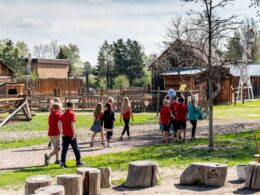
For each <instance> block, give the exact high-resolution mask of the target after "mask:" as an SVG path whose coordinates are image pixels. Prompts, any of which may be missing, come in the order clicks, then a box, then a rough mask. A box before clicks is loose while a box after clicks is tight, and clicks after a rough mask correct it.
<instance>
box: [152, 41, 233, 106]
mask: <svg viewBox="0 0 260 195" xmlns="http://www.w3.org/2000/svg"><path fill="white" fill-rule="evenodd" d="M197 48H200V45H198V44H197V43H194V42H189V41H188V42H187V41H182V40H176V41H175V42H174V43H173V44H172V45H170V46H169V47H168V48H167V49H166V50H165V51H164V52H163V53H162V54H161V55H160V56H159V57H158V58H157V59H156V60H155V61H154V62H153V63H152V64H151V65H150V69H151V71H152V88H153V89H154V90H156V89H157V87H160V89H163V90H168V89H170V88H173V89H175V90H178V89H179V87H180V85H181V84H182V83H185V84H187V88H188V89H189V90H201V91H205V93H206V92H207V79H206V78H207V76H208V75H207V74H208V73H207V71H206V70H207V69H206V65H207V61H208V59H207V55H206V52H205V50H206V49H205V48H204V49H201V50H200V49H197ZM212 56H213V57H212V65H213V69H214V77H215V81H216V80H218V81H216V82H215V84H214V87H215V90H217V89H218V88H221V90H220V91H219V94H218V96H217V97H216V98H215V100H214V101H215V103H229V102H231V101H232V90H231V88H232V83H233V80H232V78H233V77H232V75H231V74H229V73H228V69H226V68H224V67H223V66H222V64H223V63H222V59H221V58H220V57H219V55H218V54H217V52H215V51H213V55H212Z"/></svg>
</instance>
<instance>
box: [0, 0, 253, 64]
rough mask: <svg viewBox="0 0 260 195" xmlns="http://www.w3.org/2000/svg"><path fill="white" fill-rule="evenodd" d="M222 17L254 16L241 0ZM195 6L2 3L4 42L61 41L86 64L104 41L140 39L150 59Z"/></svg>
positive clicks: (116, 1)
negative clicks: (174, 21) (173, 24)
mask: <svg viewBox="0 0 260 195" xmlns="http://www.w3.org/2000/svg"><path fill="white" fill-rule="evenodd" d="M236 2H237V3H236V5H235V6H229V7H228V8H226V10H225V11H221V14H222V12H223V13H224V14H229V15H230V14H233V13H237V14H242V15H253V16H254V15H255V10H253V9H249V8H248V4H249V3H248V2H247V1H244V0H237V1H236ZM193 7H195V8H197V9H199V7H198V6H194V4H193V3H188V4H184V3H180V1H179V0H160V1H157V0H150V1H149V0H139V1H138V0H88V1H86V0H75V1H74V0H73V1H70V0H37V1H36V0H8V1H4V0H0V8H1V12H0V28H1V30H0V38H11V39H13V40H24V41H26V42H27V43H28V44H29V46H30V47H31V48H32V47H33V45H36V44H39V43H46V42H48V41H50V40H58V41H59V43H60V44H65V43H75V44H78V45H79V47H80V49H81V55H82V57H83V58H84V59H87V60H90V61H91V63H92V64H95V63H96V58H97V53H98V49H99V47H100V45H101V44H102V42H103V41H104V40H108V41H110V42H112V41H113V40H116V39H118V38H132V39H137V40H138V41H139V42H140V43H141V44H142V45H143V46H144V47H145V48H146V51H147V52H149V53H152V52H159V48H158V43H160V42H162V40H163V35H164V33H165V28H166V26H167V25H168V23H169V21H170V19H171V18H172V17H174V16H175V15H176V14H177V15H182V14H185V11H186V10H188V9H190V8H193Z"/></svg>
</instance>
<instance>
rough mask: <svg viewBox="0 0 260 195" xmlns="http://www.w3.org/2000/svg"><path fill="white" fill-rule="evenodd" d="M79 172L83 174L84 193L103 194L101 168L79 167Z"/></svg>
mask: <svg viewBox="0 0 260 195" xmlns="http://www.w3.org/2000/svg"><path fill="white" fill-rule="evenodd" d="M77 171H78V174H79V175H81V176H82V181H83V194H89V195H90V194H91V195H92V194H93V195H99V194H101V190H100V170H99V169H96V168H78V169H77Z"/></svg>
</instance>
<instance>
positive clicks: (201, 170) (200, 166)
mask: <svg viewBox="0 0 260 195" xmlns="http://www.w3.org/2000/svg"><path fill="white" fill-rule="evenodd" d="M226 177H227V165H224V164H218V163H192V164H191V165H190V166H189V167H188V168H187V169H185V171H184V172H183V173H182V175H181V178H180V184H183V185H203V184H204V185H206V186H212V187H221V186H224V184H225V181H226Z"/></svg>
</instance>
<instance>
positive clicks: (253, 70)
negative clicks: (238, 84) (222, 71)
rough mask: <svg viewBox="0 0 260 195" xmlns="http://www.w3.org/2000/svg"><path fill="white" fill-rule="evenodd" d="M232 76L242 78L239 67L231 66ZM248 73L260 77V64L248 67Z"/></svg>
mask: <svg viewBox="0 0 260 195" xmlns="http://www.w3.org/2000/svg"><path fill="white" fill-rule="evenodd" d="M228 68H229V69H230V74H232V75H233V76H235V77H239V76H240V68H239V66H238V65H229V66H228ZM247 71H248V74H249V75H250V76H260V64H249V65H247Z"/></svg>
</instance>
